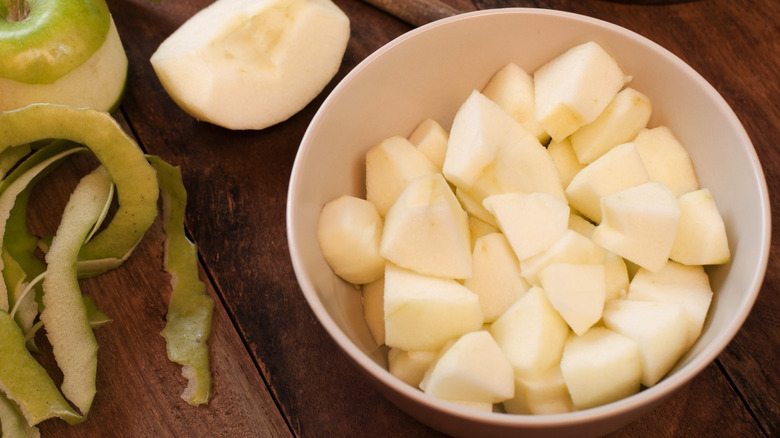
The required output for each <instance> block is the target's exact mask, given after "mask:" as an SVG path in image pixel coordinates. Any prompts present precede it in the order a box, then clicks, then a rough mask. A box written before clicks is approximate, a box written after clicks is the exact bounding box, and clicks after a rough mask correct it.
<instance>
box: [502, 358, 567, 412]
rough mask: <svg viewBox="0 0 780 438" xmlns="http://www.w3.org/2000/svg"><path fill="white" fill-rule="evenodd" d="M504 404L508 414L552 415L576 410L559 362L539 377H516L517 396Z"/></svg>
mask: <svg viewBox="0 0 780 438" xmlns="http://www.w3.org/2000/svg"><path fill="white" fill-rule="evenodd" d="M503 405H504V410H505V411H506V412H507V413H508V414H519V415H525V414H532V415H552V414H562V413H565V412H572V411H573V410H574V405H573V404H572V402H571V396H570V395H569V389H568V388H567V387H566V382H564V381H563V374H562V373H561V368H560V367H559V366H558V365H557V364H556V365H553V366H552V368H550V370H549V371H547V372H546V373H544V374H542V375H541V376H540V377H537V378H533V379H524V378H522V377H515V396H514V397H513V398H511V399H509V400H506V401H504V403H503Z"/></svg>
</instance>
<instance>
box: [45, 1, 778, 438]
mask: <svg viewBox="0 0 780 438" xmlns="http://www.w3.org/2000/svg"><path fill="white" fill-rule="evenodd" d="M442 1H445V0H442ZM210 2H211V0H177V1H174V0H160V1H158V2H152V1H147V0H109V1H108V4H109V7H110V9H111V11H112V12H113V15H114V18H115V20H116V23H117V28H118V30H119V33H120V35H121V37H122V40H123V42H124V45H125V48H126V50H127V53H128V57H129V59H130V70H129V79H128V86H127V91H126V95H125V98H124V101H123V103H122V107H121V110H120V112H119V113H117V116H118V118H119V119H120V120H121V122H122V123H123V126H124V127H125V129H126V130H127V131H128V132H130V133H132V135H134V136H135V137H136V138H137V140H138V142H139V144H140V145H141V146H142V147H143V148H144V150H145V151H147V152H149V153H152V154H156V155H159V156H161V157H162V158H163V159H165V160H167V161H168V162H170V163H172V164H175V165H179V166H181V168H182V175H183V178H184V183H185V186H186V188H187V190H188V195H189V204H188V206H187V212H186V225H187V228H188V232H189V233H190V235H191V237H192V239H193V240H194V241H195V242H196V243H197V245H198V248H199V251H200V256H201V263H202V278H203V279H204V281H206V282H207V283H208V285H209V288H208V292H209V294H210V295H211V296H212V297H214V298H215V301H216V304H217V306H216V309H215V324H214V334H213V335H212V340H211V344H210V345H211V349H212V358H213V359H212V360H213V372H214V377H215V381H214V398H213V400H212V403H211V404H209V405H208V406H205V407H198V408H193V407H191V406H188V405H187V404H186V403H184V402H183V401H182V400H181V399H179V394H180V392H181V390H182V389H183V385H184V379H183V378H182V377H181V376H180V374H179V372H180V370H179V367H178V366H177V365H174V364H171V363H170V362H169V361H167V359H166V357H165V346H164V340H163V338H162V337H161V336H160V335H159V332H160V330H161V329H162V327H163V324H164V315H165V309H166V303H167V296H168V295H167V294H169V286H168V279H167V278H166V276H165V274H164V273H163V271H162V268H161V263H162V247H161V244H162V234H161V233H162V231H161V226H160V224H159V223H157V224H155V226H154V227H153V229H152V230H150V232H149V233H148V235H147V238H145V240H144V243H143V244H142V245H141V246H140V247H139V248H138V249H137V251H136V253H135V254H134V255H133V257H132V258H131V259H130V260H129V261H128V262H127V264H126V265H125V266H123V267H122V268H120V269H119V270H117V271H115V272H112V273H110V274H107V275H105V276H103V277H99V278H97V279H93V280H87V281H84V282H83V288H84V291H85V293H88V294H90V295H91V296H93V297H94V299H95V301H96V302H97V304H98V305H99V306H100V307H101V308H102V309H103V310H105V311H106V312H107V313H108V314H109V315H110V316H112V317H113V318H114V322H113V323H112V324H110V325H108V326H106V327H104V328H101V329H99V330H98V331H97V337H98V342H99V345H100V350H99V362H98V365H99V370H98V379H99V381H98V394H97V397H96V400H95V404H94V407H93V411H92V412H91V413H90V418H89V419H88V421H87V422H85V423H84V424H81V425H79V426H75V427H69V426H67V425H65V424H64V423H63V422H61V421H57V420H53V421H47V422H45V423H44V424H42V425H41V430H42V433H43V436H44V438H45V437H98V436H100V437H147V436H148V437H168V436H170V437H173V436H176V437H180V436H187V437H200V436H204V437H205V436H231V437H284V436H297V437H307V438H308V437H362V436H367V435H370V436H373V437H397V436H409V437H435V436H440V434H439V433H437V432H436V431H433V430H431V429H430V428H428V427H426V426H424V425H422V424H420V423H419V422H417V421H416V420H414V419H412V418H411V417H409V416H407V415H406V414H404V413H402V412H401V411H400V410H398V409H397V408H396V407H395V406H394V405H392V404H391V403H389V402H388V401H386V400H385V399H384V398H383V397H382V396H381V395H380V394H379V393H378V392H377V391H375V390H374V388H372V387H371V385H370V384H369V383H368V381H367V380H366V379H365V378H364V376H363V375H362V374H361V372H360V371H359V370H357V369H356V368H355V366H353V365H352V363H351V362H350V361H349V359H348V358H347V356H346V355H345V354H344V353H343V352H342V351H340V350H339V349H338V347H337V346H336V345H335V344H334V342H333V341H331V340H330V338H329V337H328V335H327V334H326V332H325V331H324V330H323V329H322V327H321V326H320V324H319V322H318V321H317V320H316V318H315V317H314V315H313V313H312V312H311V310H310V309H309V307H308V305H307V303H306V301H305V299H304V298H303V296H302V294H301V292H300V289H299V287H298V284H297V282H296V279H295V276H294V273H293V270H292V266H291V263H290V258H289V249H288V246H287V240H286V223H285V208H286V200H287V183H288V180H289V176H290V172H291V169H292V163H293V160H294V158H295V154H296V152H297V148H298V144H299V142H300V140H301V138H302V137H303V134H304V132H305V130H306V127H307V126H308V123H309V121H310V120H311V118H312V117H313V116H314V114H315V112H316V110H317V109H318V108H319V106H320V105H321V104H322V102H323V101H324V99H325V97H326V96H327V94H328V93H329V92H330V91H331V90H332V89H333V87H334V86H335V85H336V84H337V83H338V81H339V80H340V79H341V78H343V77H344V76H345V75H346V74H347V73H348V72H349V71H351V70H352V69H353V68H354V67H355V66H356V65H358V63H359V62H360V61H362V60H363V59H364V58H365V57H366V56H368V55H370V54H371V53H372V52H373V51H375V50H376V49H378V48H380V47H381V46H382V45H384V44H385V43H387V42H389V41H391V40H392V39H394V38H396V37H398V36H400V35H402V34H403V33H404V32H407V31H408V30H410V29H411V28H412V27H411V26H410V25H409V24H407V23H406V22H404V21H403V20H401V19H399V18H397V17H393V16H391V15H389V14H387V13H385V12H383V11H381V10H380V9H378V8H375V7H373V6H371V5H369V4H367V3H364V2H363V1H358V0H336V3H337V4H338V5H339V6H340V7H341V8H342V9H343V10H344V11H345V12H346V13H347V15H348V16H349V17H350V19H351V30H352V38H351V40H350V42H349V46H348V48H347V52H346V54H345V57H344V60H343V63H342V66H341V69H340V70H339V72H338V74H337V75H336V77H335V78H334V79H333V81H331V83H330V84H329V85H328V86H327V87H326V89H325V90H324V91H323V93H322V94H321V95H320V96H319V97H318V98H317V99H315V100H314V101H313V102H312V103H311V104H309V105H308V106H307V107H306V108H304V109H303V110H302V111H301V112H300V113H298V114H296V115H294V116H293V117H291V118H290V119H289V120H287V121H285V122H283V123H280V124H278V125H276V126H273V127H270V128H268V129H265V130H262V131H247V132H235V131H228V130H225V129H222V128H219V127H216V126H213V125H210V124H207V123H202V122H198V121H196V120H194V119H193V118H191V117H190V116H188V115H187V114H186V113H184V112H183V111H182V110H181V109H179V108H178V107H177V106H176V104H175V103H173V101H172V100H171V99H170V98H169V97H168V96H167V94H166V93H165V91H164V90H163V89H162V87H161V85H160V83H159V81H158V80H157V78H156V76H155V75H154V72H153V70H152V68H151V65H150V64H149V57H150V56H151V54H152V53H153V52H154V50H155V49H156V48H157V46H158V45H159V44H160V43H161V42H162V41H163V39H165V38H166V37H167V36H168V35H169V34H170V33H172V32H173V31H174V30H175V29H176V28H177V27H178V26H180V25H181V24H182V23H183V22H184V21H185V20H186V19H187V18H189V17H190V16H192V15H193V14H194V13H195V12H196V11H198V10H200V9H201V8H203V7H205V6H206V5H208V4H209V3H210ZM446 3H447V4H448V5H449V6H451V7H453V8H455V9H457V10H460V11H471V10H475V9H487V8H499V7H547V8H554V9H559V10H566V11H572V12H578V13H582V14H586V15H590V16H593V17H596V18H600V19H603V20H606V21H610V22H613V23H616V24H619V25H621V26H624V27H627V28H629V29H631V30H633V31H635V32H638V33H640V34H642V35H644V36H646V37H648V38H650V39H652V40H654V41H656V42H658V43H659V44H661V45H662V46H664V47H666V48H667V49H669V50H670V51H672V52H673V53H675V54H676V55H678V56H679V57H681V58H682V59H683V60H685V61H686V62H688V63H689V64H691V66H693V68H695V69H696V70H697V71H699V72H700V73H701V74H702V75H703V76H704V77H705V78H706V79H707V80H708V81H710V82H711V83H712V84H713V86H714V87H715V88H716V89H718V91H720V92H721V94H722V95H723V96H724V98H725V99H726V100H727V101H728V102H729V104H731V105H732V107H733V108H734V110H735V112H736V113H737V115H738V116H739V117H740V119H741V120H742V122H743V123H744V125H745V128H746V130H747V131H748V134H749V135H750V137H751V139H752V140H753V142H754V145H755V147H756V150H757V152H758V154H759V157H760V159H761V161H762V164H763V165H764V168H765V170H766V173H767V175H766V176H767V182H768V184H769V187H770V194H771V201H772V203H773V205H780V203H779V202H778V201H780V200H778V199H777V195H776V193H778V190H779V189H780V181H779V180H778V176H777V173H776V172H775V171H774V169H777V168H778V167H780V153H779V152H778V150H777V147H776V142H777V139H778V138H780V82H779V81H778V80H777V71H780V56H778V53H780V29H779V26H780V25H779V24H778V20H777V19H776V17H780V3H778V2H776V1H775V0H752V1H749V2H732V1H731V0H699V1H694V2H686V3H678V4H665V5H652V6H649V5H648V6H645V5H636V4H627V3H621V2H610V1H602V0H576V1H574V0H528V1H506V0H503V1H502V0H480V1H475V2H471V1H466V0H446ZM772 17H775V18H774V19H772ZM89 165H90V163H89V161H88V160H81V161H79V160H76V162H75V163H74V164H72V165H70V164H69V165H67V166H64V167H63V169H61V170H62V172H58V173H57V179H56V180H54V182H53V183H51V181H50V184H49V187H48V189H47V190H46V191H44V190H43V189H41V192H40V193H41V194H39V195H37V197H36V198H35V199H34V202H36V203H38V204H39V205H40V204H47V205H51V206H52V207H49V208H50V210H49V211H50V212H51V213H48V214H47V215H46V216H44V217H40V218H38V217H36V218H31V223H33V224H34V226H35V227H37V228H38V229H41V230H47V229H48V230H51V229H52V227H54V226H56V217H57V211H58V209H61V207H62V206H63V205H64V202H65V200H66V199H67V194H68V193H69V192H68V190H69V188H72V187H73V186H74V185H75V181H76V179H77V175H78V174H79V173H80V172H83V171H84V169H85V168H88V167H89ZM777 217H778V211H777V209H776V207H774V209H773V218H777ZM774 241H777V239H773V242H774ZM772 253H773V255H772V258H771V260H770V265H769V270H768V275H767V277H766V280H765V283H764V287H763V290H762V292H761V294H760V296H759V299H758V302H757V303H756V307H755V309H754V310H753V312H752V313H751V315H750V317H749V318H748V321H747V323H746V324H745V326H744V328H743V329H742V330H741V331H740V332H739V334H738V335H737V337H736V338H735V340H734V341H733V342H732V344H731V345H730V346H729V347H728V349H727V350H726V351H725V352H724V353H723V354H722V355H721V356H720V357H719V358H718V360H717V362H716V363H714V364H712V365H711V366H709V367H708V368H706V369H705V370H704V371H703V372H702V373H701V374H700V375H699V376H698V377H697V378H696V379H694V380H693V381H692V382H691V383H690V384H689V385H687V386H686V387H684V388H683V389H681V390H680V391H679V392H677V393H675V394H674V395H673V396H672V397H670V398H669V399H668V400H666V401H665V402H664V403H662V404H661V405H660V406H658V407H657V408H656V409H655V410H654V411H652V412H651V413H650V414H648V415H647V416H645V417H643V418H642V419H640V420H639V421H637V422H635V423H633V424H631V425H629V426H628V427H626V428H625V429H623V430H621V431H618V432H616V433H614V434H612V435H611V436H612V437H698V436H707V437H732V436H750V437H754V436H777V435H778V434H780V420H778V419H779V418H780V412H778V409H780V390H778V388H779V387H780V367H778V366H777V363H778V360H779V359H780V358H778V353H777V346H778V343H780V328H778V327H780V324H778V322H779V321H778V318H779V317H778V315H780V296H778V294H779V292H778V289H779V288H780V274H778V272H780V262H778V259H777V257H776V256H775V254H777V248H776V247H775V246H774V245H773V247H772ZM40 342H41V344H42V345H44V344H45V338H42V337H41V341H40ZM44 360H45V361H48V362H47V364H48V366H49V368H50V369H54V367H53V365H52V363H51V358H48V357H44Z"/></svg>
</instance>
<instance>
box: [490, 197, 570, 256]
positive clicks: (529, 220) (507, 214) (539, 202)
mask: <svg viewBox="0 0 780 438" xmlns="http://www.w3.org/2000/svg"><path fill="white" fill-rule="evenodd" d="M482 204H483V205H484V206H485V208H486V209H487V210H488V211H489V212H490V213H492V214H493V216H495V217H496V221H497V222H498V226H499V228H500V229H501V231H502V232H503V233H504V234H505V235H506V238H507V240H508V241H509V245H510V246H511V247H512V250H513V251H514V252H515V254H516V255H517V258H518V259H519V260H523V259H525V258H528V257H531V256H533V255H536V254H538V253H540V252H542V251H544V250H546V249H547V248H549V247H550V246H552V244H553V243H555V242H556V241H557V240H558V239H560V238H561V236H563V234H564V233H565V232H566V230H568V227H569V206H568V204H566V203H565V202H564V201H561V200H560V199H558V198H556V197H555V196H552V195H550V194H547V193H541V192H535V193H504V194H500V195H492V196H490V197H488V198H486V199H485V200H484V201H483V202H482Z"/></svg>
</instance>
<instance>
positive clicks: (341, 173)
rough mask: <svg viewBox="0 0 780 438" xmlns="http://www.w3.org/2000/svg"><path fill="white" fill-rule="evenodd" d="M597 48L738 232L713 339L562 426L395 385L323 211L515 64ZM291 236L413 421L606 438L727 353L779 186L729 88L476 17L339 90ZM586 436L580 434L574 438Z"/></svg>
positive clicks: (717, 278)
mask: <svg viewBox="0 0 780 438" xmlns="http://www.w3.org/2000/svg"><path fill="white" fill-rule="evenodd" d="M588 40H593V41H596V42H597V43H599V44H600V45H602V46H603V47H604V48H605V49H606V50H607V51H608V52H609V53H610V54H611V55H612V56H614V57H615V58H616V59H617V61H618V63H619V64H620V66H621V68H622V69H623V71H624V72H626V73H627V74H631V75H633V81H632V82H631V86H632V87H634V88H636V89H638V90H640V91H642V92H643V93H645V94H646V95H647V96H649V98H650V99H651V101H652V102H653V106H654V114H653V116H652V119H651V121H650V126H657V125H667V126H669V127H670V128H671V129H672V130H673V132H674V133H675V134H676V135H677V137H678V138H679V140H680V141H681V142H682V143H683V144H684V145H685V146H686V148H687V149H688V151H689V152H690V154H691V156H692V158H693V161H694V165H695V167H696V171H697V173H698V176H699V179H700V182H701V184H702V186H704V187H708V188H709V189H710V190H711V192H712V194H713V196H714V198H715V200H716V202H717V204H718V206H719V208H720V210H721V213H722V215H723V217H724V220H725V222H726V227H727V232H728V235H729V238H730V244H731V251H732V255H733V261H732V262H731V263H730V264H728V265H724V266H719V267H716V268H714V269H711V270H709V271H708V272H709V274H710V278H711V283H712V286H713V290H714V292H715V296H714V300H713V303H712V307H711V310H710V314H709V316H708V318H707V320H706V323H705V326H704V330H703V333H702V335H701V337H700V339H699V341H698V342H697V343H696V344H695V345H694V347H693V348H692V349H691V350H690V351H689V352H688V353H687V354H686V355H685V356H684V357H683V358H682V359H681V360H680V362H679V363H678V364H677V366H676V367H675V368H674V369H673V370H672V372H671V374H670V375H669V376H667V377H666V378H665V379H663V380H662V381H661V382H660V383H658V384H657V385H655V386H654V387H652V388H649V389H646V390H644V391H642V392H640V393H639V394H636V395H634V396H631V397H628V398H626V399H623V400H620V401H617V402H614V403H610V404H608V405H605V406H601V407H597V408H593V409H588V410H584V411H580V412H574V413H567V414H561V415H546V416H525V415H507V414H500V413H482V412H477V411H472V410H468V409H465V408H460V407H457V406H454V405H452V404H449V403H446V402H442V401H438V400H435V399H433V398H431V397H428V396H426V395H424V394H423V393H422V392H420V391H419V390H417V389H415V388H412V387H410V386H408V385H406V384H404V383H402V382H401V381H400V380H398V379H396V378H395V377H394V376H392V375H391V374H390V373H389V372H388V371H387V369H386V359H385V357H384V355H383V354H382V351H381V350H378V349H377V346H376V345H375V344H374V342H373V340H372V338H371V336H370V334H369V332H368V329H367V326H366V324H365V322H364V320H363V315H362V308H361V304H360V294H359V293H357V292H356V291H355V289H353V288H351V287H350V286H348V285H346V284H345V283H344V282H342V281H341V280H340V279H338V278H337V277H336V276H335V275H334V274H333V273H332V272H331V270H330V268H329V267H328V265H327V264H326V263H325V261H324V260H323V258H322V256H321V254H320V250H319V247H318V244H317V240H316V237H315V228H316V223H317V218H318V215H319V212H320V209H321V208H322V206H323V204H324V203H325V202H327V201H329V200H331V199H334V198H336V197H338V196H340V195H342V194H352V195H355V196H361V197H363V196H365V189H364V178H365V174H364V159H365V152H366V150H367V149H368V148H369V147H371V146H373V145H374V144H376V143H377V142H379V141H380V140H382V139H384V138H387V137H389V136H392V135H404V136H405V135H408V134H409V133H410V132H411V131H412V129H413V128H414V127H415V126H416V125H417V124H418V123H419V122H420V121H422V120H423V119H424V118H427V117H432V118H434V119H436V120H438V121H439V122H440V123H441V124H442V125H443V126H444V127H445V128H449V124H450V122H451V120H452V117H453V116H454V114H455V111H456V110H457V108H458V107H459V106H460V104H461V103H462V102H463V101H464V100H465V98H466V97H467V96H468V94H469V93H470V92H471V91H472V90H473V89H481V88H482V87H483V86H484V85H485V83H486V82H487V80H488V79H489V78H490V76H491V75H492V74H493V73H494V72H495V71H497V70H498V69H499V68H500V67H502V66H503V65H505V64H506V63H508V62H510V61H512V62H515V63H517V64H518V65H520V66H521V67H523V68H524V69H526V71H529V72H532V71H534V70H535V69H536V68H537V67H539V66H540V65H541V64H542V63H544V62H545V61H547V60H548V59H550V58H551V57H553V56H554V55H557V54H559V53H562V52H563V51H565V50H566V49H568V48H570V47H572V46H574V45H576V44H579V43H583V42H585V41H588ZM287 227H288V240H289V246H290V253H291V257H292V262H293V266H294V269H295V273H296V276H297V278H298V281H299V283H300V286H301V289H302V291H303V293H304V295H305V297H306V299H307V300H308V302H309V304H310V305H311V308H312V310H313V311H314V313H315V314H316V316H317V317H318V318H319V321H320V322H321V323H322V325H323V326H324V327H325V329H326V330H327V331H328V333H329V334H330V335H331V336H332V337H333V339H334V340H335V341H336V343H337V344H338V345H339V346H340V347H341V348H342V349H343V350H344V351H345V352H346V354H347V355H348V356H349V357H350V358H351V359H352V360H354V362H355V363H356V364H357V366H358V367H359V368H360V369H362V370H363V371H365V374H366V376H367V378H368V379H370V380H371V381H372V382H373V383H375V385H376V387H377V388H378V390H379V391H380V392H382V393H383V394H384V395H385V396H386V397H387V398H388V399H389V400H391V401H392V402H393V403H395V404H396V405H397V406H398V407H399V408H401V409H402V410H403V411H405V412H407V413H408V414H409V415H411V416H413V417H415V418H417V419H418V420H420V421H421V422H423V423H425V424H427V425H430V426H431V427H433V428H435V429H438V430H440V431H443V432H445V433H448V434H450V435H455V436H493V437H496V436H505V435H509V434H512V433H515V434H516V433H517V432H518V431H523V432H524V435H523V436H527V437H530V436H561V434H562V433H571V434H575V432H576V436H578V437H586V436H597V435H603V434H606V433H609V432H611V431H614V430H616V429H619V428H621V427H623V426H625V425H626V424H628V423H629V422H631V421H633V420H635V419H636V418H638V417H639V416H640V415H642V414H644V413H646V412H648V411H649V410H650V409H651V408H653V407H654V406H656V405H657V404H658V403H659V402H661V401H662V400H664V399H665V398H666V397H667V396H668V395H669V394H671V393H672V392H674V391H675V390H676V389H678V388H680V387H681V386H683V385H684V384H685V383H687V382H688V381H690V380H691V379H692V378H693V377H694V376H696V374H698V373H699V372H700V371H701V370H702V369H704V368H705V367H706V366H707V365H708V364H709V363H711V362H712V361H713V360H714V359H715V358H716V357H717V356H718V354H719V353H720V352H721V351H722V350H723V349H724V348H725V347H726V345H727V344H728V343H729V342H730V341H731V339H732V338H733V337H734V335H735V334H736V333H737V331H738V330H739V328H740V326H741V325H742V323H743V322H744V320H745V318H746V317H747V315H748V313H749V312H750V309H751V308H752V306H753V303H754V302H755V300H756V297H757V295H758V292H759V289H760V286H761V283H762V279H763V276H764V273H765V270H766V266H767V260H768V254H769V247H770V227H771V219H770V209H769V199H768V195H767V187H766V181H765V179H764V175H763V171H762V169H761V166H760V163H759V161H758V159H757V156H756V153H755V150H754V149H753V146H752V144H751V142H750V139H749V138H748V136H747V134H746V133H745V130H744V128H743V127H742V125H741V124H740V122H739V120H738V119H737V117H736V116H735V114H734V113H733V111H732V110H731V109H730V108H729V106H728V105H727V103H726V102H725V101H724V100H723V98H722V97H721V96H720V95H719V94H718V93H717V91H716V90H715V89H714V88H713V87H711V86H710V85H709V84H708V83H707V82H706V81H705V80H704V79H703V78H702V77H701V76H700V75H699V74H697V73H696V72H695V71H694V70H693V69H692V68H690V67H689V66H688V65H686V64H685V63H684V62H683V61H681V60H680V59H679V58H677V57H676V56H674V55H673V54H671V53H670V52H668V51H667V50H665V49H664V48H662V47H660V46H659V45H657V44H655V43H653V42H651V41H649V40H647V39H646V38H644V37H642V36H640V35H637V34H636V33H633V32H631V31H628V30H626V29H624V28H621V27H618V26H616V25H612V24H609V23H606V22H603V21H600V20H596V19H593V18H589V17H585V16H581V15H575V14H571V13H564V12H556V11H550V10H542V9H525V8H520V9H500V10H487V11H481V12H475V13H468V14H463V15H460V16H456V17H452V18H449V19H445V20H440V21H438V22H434V23H431V24H429V25H426V26H423V27H421V28H418V29H416V30H413V31H411V32H409V33H407V34H405V35H402V36H401V37H399V38H397V39H395V40H394V41H392V42H390V43H389V44H387V45H386V46H384V47H382V48H381V49H379V50H378V51H376V52H375V53H374V54H372V55H371V56H369V57H368V58H366V59H365V60H364V61H363V62H362V63H361V64H360V65H358V66H357V67H356V68H355V69H354V70H353V71H352V72H350V73H349V74H348V75H347V76H346V77H345V78H344V80H343V81H342V82H341V83H340V84H339V85H338V86H337V87H336V88H335V89H334V90H333V92H332V93H331V94H330V96H329V97H328V98H327V99H326V100H325V102H324V103H323V105H322V107H321V108H320V109H319V111H318V112H317V114H316V115H315V117H314V119H313V120H312V122H311V125H310V126H309V128H308V130H307V131H306V134H305V136H304V138H303V141H302V143H301V145H300V149H299V150H298V154H297V157H296V160H295V164H294V167H293V170H292V175H291V179H290V186H289V193H288V206H287ZM572 436H574V435H572Z"/></svg>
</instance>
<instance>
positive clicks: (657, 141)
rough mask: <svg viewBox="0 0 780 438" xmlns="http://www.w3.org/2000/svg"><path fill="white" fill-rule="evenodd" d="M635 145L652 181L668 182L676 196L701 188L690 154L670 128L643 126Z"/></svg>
mask: <svg viewBox="0 0 780 438" xmlns="http://www.w3.org/2000/svg"><path fill="white" fill-rule="evenodd" d="M634 144H635V145H636V148H637V150H638V151H639V155H640V156H641V157H642V162H643V163H644V164H645V169H647V174H648V175H649V176H650V180H652V181H659V182H662V183H664V184H666V185H667V186H668V187H669V188H670V189H671V190H672V193H674V195H675V196H677V197H679V196H680V195H682V194H683V193H687V192H690V191H692V190H697V189H698V188H699V180H698V178H697V177H696V170H695V169H694V168H693V162H692V161H691V156H690V155H688V151H686V150H685V148H684V147H683V145H682V144H680V142H679V141H678V140H677V137H675V136H674V134H673V133H672V131H671V130H670V129H669V128H668V127H666V126H658V127H656V128H652V129H643V130H641V131H640V132H639V134H637V136H636V138H635V139H634Z"/></svg>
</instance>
